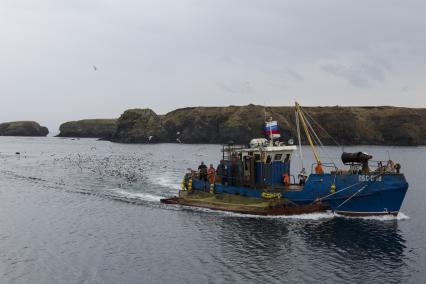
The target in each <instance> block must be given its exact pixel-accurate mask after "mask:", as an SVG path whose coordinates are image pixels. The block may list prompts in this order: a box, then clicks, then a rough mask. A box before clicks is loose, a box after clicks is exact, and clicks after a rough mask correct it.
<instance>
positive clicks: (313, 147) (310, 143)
mask: <svg viewBox="0 0 426 284" xmlns="http://www.w3.org/2000/svg"><path fill="white" fill-rule="evenodd" d="M296 113H297V114H298V115H299V117H300V120H301V121H302V125H303V129H304V130H305V134H306V137H307V138H308V141H309V145H311V149H312V152H313V153H314V156H315V160H316V161H317V164H319V165H320V164H321V161H320V159H319V157H318V153H317V150H316V149H315V146H314V143H313V141H312V137H311V134H310V133H309V130H308V126H307V125H306V121H305V116H304V115H303V113H302V110H301V108H300V105H299V103H298V102H296Z"/></svg>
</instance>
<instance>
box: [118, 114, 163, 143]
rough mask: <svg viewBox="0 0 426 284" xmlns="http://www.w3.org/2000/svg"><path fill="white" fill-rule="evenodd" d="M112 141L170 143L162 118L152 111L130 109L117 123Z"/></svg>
mask: <svg viewBox="0 0 426 284" xmlns="http://www.w3.org/2000/svg"><path fill="white" fill-rule="evenodd" d="M111 141H114V142H122V143H155V142H164V141H168V140H167V138H166V131H165V129H164V128H163V126H162V121H161V118H160V117H159V116H158V115H157V114H156V113H155V112H154V111H153V110H151V109H148V108H146V109H130V110H127V111H125V112H124V113H123V114H122V115H121V116H120V118H119V119H118V121H117V128H116V131H115V133H114V135H113V136H112V139H111Z"/></svg>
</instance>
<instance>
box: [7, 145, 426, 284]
mask: <svg viewBox="0 0 426 284" xmlns="http://www.w3.org/2000/svg"><path fill="white" fill-rule="evenodd" d="M304 150H305V151H304V153H305V158H304V165H305V166H306V167H307V168H310V163H312V155H311V154H310V152H309V149H308V148H304ZM358 150H363V151H367V152H369V153H370V154H372V155H373V156H374V158H376V159H383V160H386V159H388V156H389V155H390V157H391V158H392V159H393V160H396V161H398V162H400V163H401V164H402V171H403V172H404V173H405V174H406V177H407V180H408V182H409V184H410V187H409V191H408V193H407V196H406V199H405V201H404V204H403V207H402V213H400V215H399V216H398V217H397V218H390V217H380V218H343V217H338V216H333V215H332V214H311V215H303V216H298V217H271V218H269V217H263V218H259V217H250V216H242V215H238V214H230V213H220V212H212V211H208V210H197V209H189V208H179V207H175V206H166V205H162V204H160V202H159V200H160V198H162V197H167V196H172V195H174V194H176V192H177V190H178V189H179V184H180V182H181V179H182V175H183V174H184V173H185V171H186V169H187V168H196V167H197V166H198V164H199V162H200V161H204V162H206V163H211V162H213V163H215V164H216V163H217V162H218V160H219V157H220V146H218V145H177V144H160V145H123V144H113V143H109V142H105V141H96V140H93V139H81V140H72V139H60V138H14V137H0V277H1V280H0V282H1V283H283V282H291V283H299V282H308V283H332V282H336V283H354V282H355V283H424V281H425V279H426V272H425V268H426V240H425V238H426V209H425V207H426V206H425V203H426V191H425V186H424V185H425V184H426V167H425V163H426V148H425V147H346V148H345V151H358ZM16 152H19V153H20V154H16ZM340 153H341V149H339V148H335V147H327V148H326V151H325V153H323V154H322V155H323V158H324V160H325V159H326V158H327V157H328V158H331V159H334V160H335V161H336V162H337V161H338V160H339V158H338V157H339V155H340ZM300 163H301V162H300V160H299V158H298V157H297V156H295V157H294V162H293V166H292V168H293V171H296V170H297V169H298V167H300Z"/></svg>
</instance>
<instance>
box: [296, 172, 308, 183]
mask: <svg viewBox="0 0 426 284" xmlns="http://www.w3.org/2000/svg"><path fill="white" fill-rule="evenodd" d="M297 177H298V178H299V185H301V186H303V185H305V183H306V178H307V176H306V171H305V168H302V170H301V171H300V173H299V175H298V176H297Z"/></svg>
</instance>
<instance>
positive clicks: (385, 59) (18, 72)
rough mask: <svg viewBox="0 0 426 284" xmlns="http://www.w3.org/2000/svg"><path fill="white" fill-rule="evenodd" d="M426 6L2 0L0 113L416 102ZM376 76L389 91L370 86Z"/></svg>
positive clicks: (57, 116)
mask: <svg viewBox="0 0 426 284" xmlns="http://www.w3.org/2000/svg"><path fill="white" fill-rule="evenodd" d="M425 10H426V1H410V4H407V3H406V2H404V1H392V2H391V3H390V2H389V1H388V0H377V1H370V0H347V1H341V0H323V1H310V0H298V1H291V0H282V1H276V0H274V1H264V0H252V1H246V0H234V1H229V0H212V1H209V0H208V1H198V0H197V1H194V0H180V1H176V0H156V1H153V0H138V1H133V0H121V1H111V0H91V1H87V0H75V1H69V0H68V1H66V0H38V1H34V0H2V1H0V37H1V38H3V39H4V44H2V45H0V91H1V94H0V96H1V99H2V104H0V122H1V121H10V120H38V121H40V122H41V123H42V124H44V125H48V126H49V127H50V128H51V130H52V131H53V130H54V129H57V128H58V125H59V124H60V123H61V122H63V121H67V120H75V119H81V118H96V117H117V116H119V115H120V114H121V113H122V111H124V110H125V109H126V108H131V107H150V108H152V109H154V110H155V111H156V112H157V113H165V112H167V111H170V110H172V109H175V108H177V107H185V106H191V105H207V106H208V105H224V104H235V105H237V104H240V105H241V104H248V103H257V104H263V103H264V102H265V97H267V102H268V103H270V104H277V105H278V104H280V105H285V104H290V103H292V101H290V94H291V96H292V97H291V98H292V99H293V98H297V100H299V101H305V102H309V104H312V105H329V104H333V105H334V104H339V105H351V104H359V100H358V95H359V90H360V89H362V90H363V92H362V94H363V95H365V96H369V98H370V99H369V100H368V102H367V101H366V103H368V104H376V105H378V104H382V103H383V99H384V96H386V98H387V99H389V98H390V97H392V101H389V103H392V104H396V105H403V106H417V107H419V106H424V105H425V104H426V98H425V97H424V96H422V94H420V93H419V92H420V90H423V89H425V88H426V83H425V82H424V78H423V74H425V73H426V65H425V64H424V62H425V61H424V59H425V58H426V56H425V54H426V53H425V50H426V49H425V47H426V37H424V35H425V34H426V18H425V17H424V11H425ZM93 65H96V66H97V67H99V68H98V70H97V71H96V72H95V71H94V70H93V68H92V66H93ZM318 65H319V66H323V67H322V69H321V68H320V70H318V68H317V66H318ZM318 71H319V72H318ZM330 74H331V75H332V76H330ZM342 79H343V80H346V81H348V82H349V84H345V85H342V84H340V81H341V80H342ZM325 81H326V82H327V85H326V86H325V85H324V82H325ZM378 83H380V85H381V86H382V87H384V89H386V92H387V93H386V94H377V92H374V91H375V90H373V89H372V88H371V89H370V88H369V87H370V86H375V85H377V84H378ZM407 84H409V86H410V89H409V92H406V93H404V96H403V97H402V96H400V94H401V86H405V85H407ZM352 86H356V87H357V88H353V87H352ZM411 86H416V87H415V88H414V89H412V88H411ZM283 87H285V88H286V93H287V91H288V94H289V95H288V96H283V93H284V92H283ZM337 87H338V88H339V90H336V88H337ZM321 88H328V90H327V92H321V93H322V95H321V96H318V95H314V94H316V93H317V92H318V91H319V89H321ZM320 91H321V90H320ZM373 92H374V96H371V94H373ZM324 93H326V94H327V95H324ZM342 93H344V95H342ZM199 94H209V95H208V96H200V95H199ZM230 94H232V95H230ZM293 96H294V97H293ZM355 98H357V99H355ZM100 102H102V103H100Z"/></svg>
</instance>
